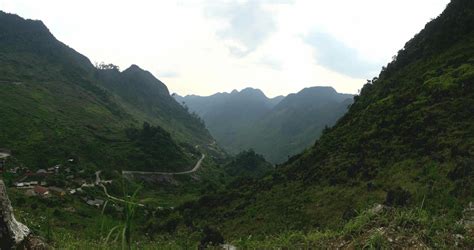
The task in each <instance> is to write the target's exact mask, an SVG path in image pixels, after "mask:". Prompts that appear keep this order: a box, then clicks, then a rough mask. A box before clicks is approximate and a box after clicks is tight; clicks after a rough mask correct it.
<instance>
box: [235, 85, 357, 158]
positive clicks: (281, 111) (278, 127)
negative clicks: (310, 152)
mask: <svg viewBox="0 0 474 250" xmlns="http://www.w3.org/2000/svg"><path fill="white" fill-rule="evenodd" d="M351 103H352V95H347V94H339V93H337V92H336V91H335V90H334V89H333V88H331V87H312V88H306V89H303V90H301V91H300V92H298V93H296V94H290V95H288V96H287V97H286V98H284V99H283V100H282V101H281V102H279V103H278V105H276V106H275V107H274V108H273V109H272V111H271V112H269V114H267V115H266V116H264V117H262V119H261V120H258V121H257V122H255V123H254V124H253V126H252V129H250V130H248V131H246V132H247V134H243V135H241V136H239V139H240V140H239V141H238V142H239V143H241V144H240V145H239V147H241V148H254V149H255V150H256V151H257V152H259V153H261V154H263V155H265V157H267V158H268V159H269V160H270V161H271V162H277V163H281V162H283V161H285V160H287V159H288V157H290V156H292V155H294V154H297V153H299V152H301V151H302V150H304V149H305V148H307V147H309V146H310V145H312V144H313V143H314V141H315V140H316V138H318V137H319V136H320V135H321V132H322V131H323V130H324V128H325V127H328V126H332V125H334V123H335V122H336V121H337V119H339V118H340V117H341V116H342V115H343V114H344V113H345V112H346V111H347V107H348V106H349V105H350V104H351Z"/></svg>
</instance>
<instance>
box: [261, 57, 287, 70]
mask: <svg viewBox="0 0 474 250" xmlns="http://www.w3.org/2000/svg"><path fill="white" fill-rule="evenodd" d="M258 63H261V64H263V65H265V66H268V67H270V68H271V69H273V70H277V71H281V70H282V65H281V62H280V61H279V60H277V59H275V58H272V57H269V56H264V57H262V58H260V60H259V61H258Z"/></svg>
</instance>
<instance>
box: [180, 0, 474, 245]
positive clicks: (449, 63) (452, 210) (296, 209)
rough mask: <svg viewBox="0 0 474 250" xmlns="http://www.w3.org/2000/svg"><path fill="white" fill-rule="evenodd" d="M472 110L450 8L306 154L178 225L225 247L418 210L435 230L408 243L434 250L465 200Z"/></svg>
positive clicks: (463, 7)
mask: <svg viewBox="0 0 474 250" xmlns="http://www.w3.org/2000/svg"><path fill="white" fill-rule="evenodd" d="M473 105H474V2H473V1H470V0H453V1H452V2H451V3H450V4H449V5H448V6H447V8H446V10H445V11H444V12H443V14H442V15H441V16H440V17H438V18H436V19H435V20H433V21H432V22H430V23H428V24H427V25H426V27H425V29H424V30H423V31H421V32H420V33H419V34H417V35H416V36H415V37H414V38H413V39H412V40H410V41H409V42H408V43H407V44H406V45H405V48H404V49H403V50H401V51H400V52H399V54H398V56H397V58H396V60H394V61H393V62H391V63H389V64H388V66H387V68H384V69H383V70H382V72H381V73H380V76H379V78H378V79H374V80H373V81H371V82H370V83H368V84H366V85H365V86H364V88H363V89H362V91H361V94H360V96H357V97H356V98H355V102H354V104H353V105H351V107H350V110H349V111H348V113H347V114H346V115H344V116H343V117H342V118H341V119H340V120H339V121H338V122H337V124H336V125H335V126H334V127H333V128H331V129H328V130H326V131H325V132H324V133H323V135H322V136H321V138H320V139H319V140H318V141H317V142H316V143H315V144H314V146H313V147H311V148H310V149H309V150H307V151H306V152H303V153H302V154H300V155H298V156H295V157H293V158H291V159H290V160H289V161H288V162H287V163H286V164H285V165H284V166H282V167H281V168H279V171H277V173H274V174H272V175H269V176H266V177H265V178H263V179H261V180H257V181H249V182H247V183H241V185H239V186H238V188H234V189H230V190H226V191H225V192H224V193H218V194H214V195H210V196H207V197H205V198H203V199H202V200H201V201H199V202H197V203H194V204H188V205H187V207H186V208H187V209H190V210H187V211H192V213H189V214H187V217H186V218H185V220H190V219H194V221H195V223H196V224H200V223H202V224H204V223H207V224H214V225H215V226H216V227H218V228H220V229H221V230H222V232H223V234H224V236H225V237H226V238H227V239H232V238H234V239H236V238H239V237H240V236H244V235H248V234H252V236H253V237H258V236H259V235H261V236H262V237H263V235H266V234H268V233H273V234H276V233H281V232H284V231H288V230H307V229H316V228H321V229H325V228H339V227H340V226H341V225H342V224H343V222H344V221H346V220H349V219H351V218H353V217H354V216H355V215H356V214H357V213H356V212H355V211H360V210H361V209H366V208H368V207H372V206H373V204H374V203H385V204H386V205H388V206H392V207H405V206H408V207H413V208H415V207H416V208H417V209H420V210H422V213H423V216H424V217H423V220H424V221H430V223H431V222H432V223H434V224H433V225H435V227H432V228H431V230H430V231H417V233H419V234H420V235H421V239H422V240H423V241H424V243H425V244H428V245H429V246H432V247H433V246H436V242H430V241H429V239H430V237H432V236H433V237H434V236H436V235H440V234H443V233H444V232H446V230H452V231H456V229H455V228H456V221H458V220H459V219H460V218H461V211H462V210H463V208H465V207H467V203H468V202H469V201H473V200H474V192H473V190H474V186H473V184H474V182H473V180H474V168H473V167H472V165H473V164H474V162H473V159H474V109H473V108H472V107H473ZM224 218H225V219H224ZM417 219H418V218H415V219H414V220H413V222H407V223H415V224H404V225H402V226H406V227H409V226H408V225H415V226H416V225H418V224H416V223H417V222H416V220H417ZM356 223H359V222H356ZM364 223H366V222H364ZM349 226H352V227H354V226H356V225H355V224H352V225H349ZM463 232H465V231H463Z"/></svg>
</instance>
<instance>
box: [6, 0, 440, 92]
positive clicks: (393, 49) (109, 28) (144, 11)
mask: <svg viewBox="0 0 474 250" xmlns="http://www.w3.org/2000/svg"><path fill="white" fill-rule="evenodd" d="M448 2H449V0H357V1H354V0H331V1H327V0H228V1H225V0H188V1H186V0H101V1H98V0H80V1H77V0H70V1H64V0H41V1H38V0H0V10H2V11H5V12H9V13H15V14H18V15H20V16H22V17H24V18H28V19H39V20H42V21H43V22H44V23H45V24H46V26H47V27H48V28H49V30H50V31H51V32H52V33H53V35H54V36H55V37H56V38H57V39H58V40H60V41H62V42H64V43H65V44H67V45H69V46H70V47H72V48H74V49H75V50H77V51H78V52H80V53H82V54H84V55H85V56H87V57H88V58H89V59H90V60H91V61H92V62H93V63H94V62H98V63H100V62H105V63H113V64H115V65H118V66H119V67H120V69H121V70H124V69H126V68H128V67H129V66H130V65H131V64H137V65H139V66H140V67H141V68H143V69H146V70H148V71H150V72H151V73H152V74H154V75H155V76H156V77H157V78H158V79H160V80H161V81H163V82H164V83H165V84H166V85H167V86H168V88H169V89H170V92H172V93H173V92H176V93H178V94H180V95H187V94H197V95H211V94H213V93H216V92H230V91H232V90H233V89H237V90H241V89H243V88H245V87H253V88H259V89H261V90H262V91H263V92H265V94H266V95H267V96H269V97H274V96H277V95H287V94H289V93H295V92H298V91H300V90H301V89H303V88H305V87H311V86H332V87H334V88H335V89H336V90H337V91H338V92H342V93H353V94H355V93H357V92H358V90H359V89H360V88H361V87H362V85H363V84H364V83H365V82H366V80H367V79H372V78H373V77H375V76H377V75H378V73H379V71H380V69H381V68H382V66H384V65H386V64H387V63H388V62H389V61H390V60H391V58H392V57H393V56H394V55H396V54H397V51H399V50H400V49H401V48H403V46H404V44H405V43H406V42H407V41H408V40H409V39H410V38H412V37H413V36H414V35H415V34H416V33H418V32H419V31H420V30H421V29H422V28H423V27H424V26H425V24H426V23H427V22H429V21H430V20H431V19H433V18H436V17H437V16H438V15H439V14H441V12H442V11H443V10H444V8H445V7H446V5H447V4H448Z"/></svg>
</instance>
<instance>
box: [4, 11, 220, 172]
mask: <svg viewBox="0 0 474 250" xmlns="http://www.w3.org/2000/svg"><path fill="white" fill-rule="evenodd" d="M116 74H118V75H119V77H117V79H111V80H110V81H106V80H104V79H103V78H102V77H101V75H102V70H99V69H96V68H95V67H94V66H93V65H92V64H91V63H90V61H89V60H88V59H87V58H86V57H84V56H83V55H81V54H79V53H77V52H76V51H74V50H73V49H71V48H69V47H67V46H66V45H64V44H63V43H61V42H59V41H58V40H56V39H55V38H54V36H53V35H52V34H51V33H50V32H49V30H48V29H47V28H46V26H45V25H44V24H43V23H42V22H41V21H32V20H24V19H22V18H21V17H18V16H16V15H12V14H6V13H4V12H0V88H1V91H0V117H1V119H0V131H1V133H0V147H2V148H8V149H11V150H12V151H13V154H14V155H15V157H16V158H17V159H19V160H20V161H21V162H23V163H24V164H25V165H26V166H28V167H32V168H46V167H51V166H53V165H55V164H58V163H59V162H64V161H65V160H66V159H69V158H74V159H76V160H77V161H79V162H81V163H82V164H84V166H89V167H91V168H101V169H102V168H115V169H121V168H124V169H136V168H137V166H142V167H144V168H146V169H148V170H149V169H154V168H158V169H173V168H179V169H182V168H189V167H191V166H192V165H193V164H194V161H195V160H196V159H197V158H198V157H199V154H197V155H195V156H191V155H190V154H189V152H190V151H188V152H186V151H187V150H185V148H193V147H194V146H195V145H198V144H202V145H208V144H210V143H211V142H212V141H213V140H212V137H211V136H210V135H209V133H208V132H207V130H206V129H205V127H204V125H203V123H202V122H201V121H200V120H199V119H198V118H196V117H194V116H192V115H190V114H189V113H188V112H187V111H186V110H185V109H184V108H183V107H181V106H180V105H179V104H178V103H177V102H176V101H174V99H173V98H172V97H171V96H169V93H168V92H167V88H166V86H165V85H164V84H163V83H161V82H159V81H158V80H157V79H156V78H154V77H153V76H152V75H151V74H150V73H148V72H146V71H143V70H141V69H139V68H138V67H137V66H132V67H131V68H130V69H128V70H126V71H124V72H122V73H119V72H116ZM113 84H119V85H122V86H123V88H122V89H121V88H113V87H110V85H113ZM144 86H146V87H148V89H143V87H144ZM105 87H107V89H106V88H105ZM123 90H125V91H126V92H127V93H128V94H129V95H134V96H124V95H123V94H124V91H123ZM140 90H142V91H147V92H146V94H148V95H145V93H140V92H138V91H140ZM134 91H135V92H134ZM140 94H142V96H143V97H142V98H143V100H139V101H138V100H136V99H133V98H138V97H139V96H140ZM144 121H148V122H150V123H151V124H152V125H154V126H161V127H163V128H165V129H166V130H167V131H169V133H170V135H167V134H168V132H163V133H162V134H163V135H164V136H161V137H159V141H157V142H155V143H157V144H156V145H155V148H156V146H160V145H161V147H164V148H166V149H160V150H162V151H160V152H162V153H159V152H158V151H157V152H150V149H144V148H143V147H137V142H136V140H135V138H130V137H129V136H127V134H126V131H128V130H130V129H135V128H141V127H142V124H143V122H144ZM157 129H158V131H161V129H160V128H157ZM160 133H161V132H160ZM145 151H148V152H145ZM171 151H173V152H175V154H164V152H171ZM143 154H145V155H147V157H139V156H140V155H143ZM150 162H153V163H155V164H156V165H153V166H150V165H149V164H147V163H150Z"/></svg>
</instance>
